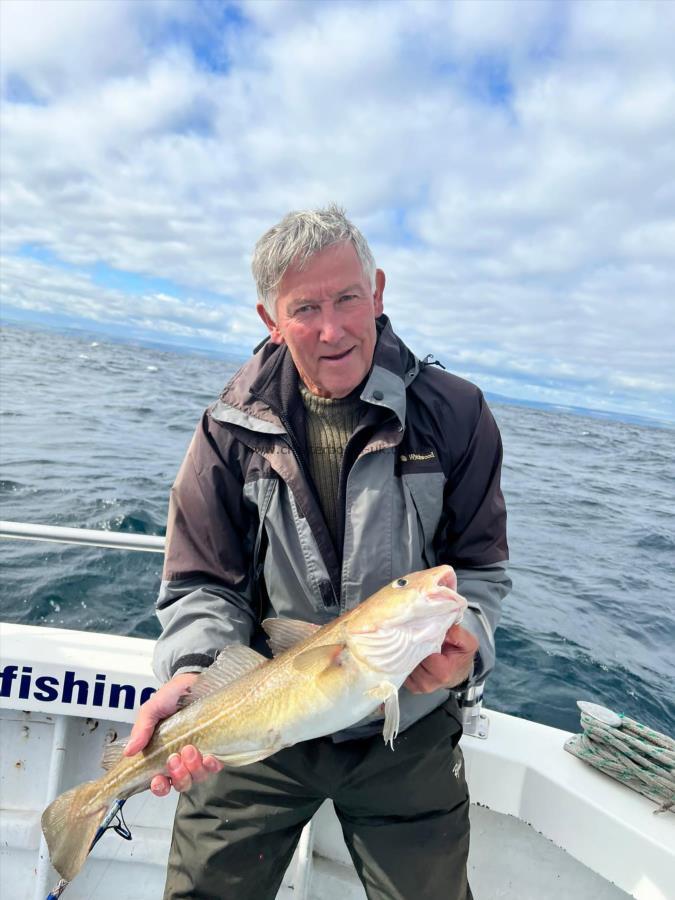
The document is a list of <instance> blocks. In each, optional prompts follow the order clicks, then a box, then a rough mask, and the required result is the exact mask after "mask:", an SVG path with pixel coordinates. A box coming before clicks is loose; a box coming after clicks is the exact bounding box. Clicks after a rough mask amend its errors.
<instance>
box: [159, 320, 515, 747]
mask: <svg viewBox="0 0 675 900" xmlns="http://www.w3.org/2000/svg"><path fill="white" fill-rule="evenodd" d="M377 324H378V340H377V344H376V347H375V353H374V358H373V366H372V369H371V371H370V374H369V376H368V377H367V379H366V380H365V382H364V384H363V385H362V388H361V394H360V396H361V399H362V400H363V401H364V403H365V404H366V406H367V410H366V412H365V413H364V415H363V416H362V418H361V421H360V423H359V426H358V427H357V429H356V431H355V432H354V434H353V435H352V437H351V439H350V440H349V442H348V444H347V447H346V449H345V453H344V459H343V464H342V470H341V476H340V486H339V497H340V503H341V508H342V513H343V514H342V515H341V516H339V519H340V521H341V533H340V534H339V535H338V540H337V544H338V546H339V547H340V550H341V552H338V549H337V548H336V546H335V545H334V544H333V540H332V539H331V537H330V533H329V530H328V527H327V525H326V523H325V521H324V517H323V514H322V511H321V508H320V505H319V503H318V500H317V498H316V494H315V491H314V488H313V485H312V482H311V479H310V477H309V475H308V467H307V463H306V448H305V442H304V408H303V405H302V400H301V397H300V393H299V391H298V374H297V371H296V369H295V366H294V364H293V361H292V359H291V356H290V353H289V352H288V350H287V348H286V347H285V346H284V345H281V346H279V345H275V344H271V343H266V344H265V345H264V346H263V347H262V348H260V349H259V350H258V351H257V352H256V353H255V354H254V356H253V357H252V358H251V359H250V360H249V361H248V362H247V363H245V364H244V366H243V367H242V368H241V369H240V370H239V371H238V372H237V373H236V374H235V375H234V377H233V378H232V380H231V381H230V382H229V384H228V385H227V386H226V387H225V389H224V391H223V393H222V395H221V396H220V398H219V399H218V401H217V402H216V403H215V404H213V405H212V406H211V407H209V409H207V410H206V412H205V413H204V415H203V417H202V419H201V422H200V424H199V425H198V427H197V430H196V432H195V434H194V437H193V439H192V442H191V444H190V446H189V449H188V451H187V454H186V457H185V459H184V461H183V464H182V466H181V468H180V471H179V473H178V476H177V478H176V481H175V483H174V485H173V487H172V490H171V497H170V502H169V517H168V527H167V540H166V553H165V563H164V573H163V580H162V587H161V590H160V594H159V598H158V602H157V614H158V616H159V619H160V622H161V624H162V626H163V631H162V634H161V636H160V638H159V640H158V641H157V644H156V649H155V657H154V666H155V672H156V674H157V676H158V677H159V678H160V679H161V680H166V679H168V678H170V677H171V676H173V675H175V674H178V673H179V672H187V671H200V670H201V669H203V668H205V667H207V666H208V665H210V664H211V663H212V662H213V660H214V658H215V656H216V654H217V653H218V652H219V651H220V650H221V649H222V647H223V646H225V645H226V644H228V643H233V642H239V643H243V644H247V645H249V644H253V645H256V644H257V643H258V642H259V635H260V629H259V625H260V622H261V620H262V618H266V617H270V616H281V617H288V618H295V619H302V620H305V621H309V622H315V623H317V624H324V623H326V622H328V621H329V620H330V619H332V618H333V617H335V616H337V615H339V614H341V613H342V612H345V611H347V610H349V609H351V608H352V607H353V606H355V605H356V604H358V603H359V602H360V601H361V600H362V599H365V598H366V597H368V596H370V595H371V594H372V593H374V592H375V591H376V590H379V588H381V587H382V586H383V585H385V584H387V583H388V582H390V581H393V580H394V579H395V578H397V577H399V576H400V575H402V574H405V573H407V572H413V571H417V570H419V569H424V568H429V567H432V566H435V565H439V564H441V563H449V564H451V565H452V566H453V567H454V568H455V569H456V571H457V575H458V581H459V587H458V589H459V591H460V593H462V594H463V595H464V596H465V597H466V598H467V600H468V601H469V609H468V610H467V613H466V614H465V618H464V622H463V624H464V626H465V627H467V628H468V629H469V630H471V631H472V632H473V633H474V634H475V635H476V637H477V638H478V640H479V644H480V650H479V654H478V656H477V662H476V666H475V670H474V676H473V677H474V679H482V678H484V676H485V674H486V673H487V671H489V669H490V668H492V666H493V664H494V657H495V653H494V637H493V634H494V629H495V627H496V625H497V622H498V619H499V614H500V608H501V600H502V599H503V597H504V596H505V595H506V593H507V592H508V590H509V588H510V580H509V578H508V576H507V574H506V571H505V562H506V560H507V558H508V548H507V542H506V510H505V505H504V499H503V496H502V492H501V489H500V470H501V460H502V445H501V439H500V435H499V431H498V429H497V426H496V424H495V421H494V419H493V417H492V414H491V413H490V411H489V409H488V407H487V404H486V402H485V400H484V398H483V395H482V393H481V392H480V390H479V389H478V388H477V387H476V386H475V385H473V384H471V383H469V382H468V381H464V380H463V379H460V378H458V377H456V376H454V375H451V374H449V373H447V372H445V371H441V370H439V369H437V368H436V367H435V366H433V365H430V364H428V363H425V362H422V361H420V360H419V359H418V358H417V357H416V356H415V355H414V354H413V353H412V352H411V351H410V350H408V348H407V347H406V346H405V345H404V344H403V342H402V341H401V340H400V339H399V338H398V337H397V336H396V335H395V334H394V332H393V330H392V327H391V324H390V323H389V320H388V319H387V318H386V316H381V317H380V319H379V320H378V323H377ZM257 649H258V648H257ZM448 693H449V692H448V691H447V690H441V691H436V692H434V693H433V694H426V695H412V694H409V693H407V692H401V694H402V695H401V700H400V704H401V730H403V729H404V728H406V727H408V726H409V725H410V724H412V722H414V721H416V720H417V719H419V718H420V717H421V716H422V715H425V714H426V713H427V712H430V711H431V710H432V709H434V708H435V707H437V706H438V705H440V704H441V703H442V702H444V701H445V700H446V699H447V697H448ZM374 727H376V726H373V725H372V724H371V725H370V726H365V731H364V730H363V728H359V727H357V728H356V729H350V732H349V735H348V736H350V737H351V736H355V735H358V734H361V733H366V732H369V733H372V731H373V730H374Z"/></svg>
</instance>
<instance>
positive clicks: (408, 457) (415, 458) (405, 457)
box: [399, 450, 436, 462]
mask: <svg viewBox="0 0 675 900" xmlns="http://www.w3.org/2000/svg"><path fill="white" fill-rule="evenodd" d="M399 459H400V461H401V462H427V461H428V460H430V459H436V454H435V453H434V451H433V450H429V452H428V453H401V455H400V456H399Z"/></svg>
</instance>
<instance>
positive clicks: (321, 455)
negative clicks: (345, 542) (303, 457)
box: [300, 384, 364, 549]
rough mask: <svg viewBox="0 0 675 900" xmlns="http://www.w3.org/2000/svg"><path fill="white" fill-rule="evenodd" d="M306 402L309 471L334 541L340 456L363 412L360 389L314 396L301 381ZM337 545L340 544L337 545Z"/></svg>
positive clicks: (301, 388)
mask: <svg viewBox="0 0 675 900" xmlns="http://www.w3.org/2000/svg"><path fill="white" fill-rule="evenodd" d="M300 394H301V396H302V401H303V403H304V404H305V432H306V435H307V455H308V459H309V471H310V474H311V476H312V480H313V481H314V485H315V487H316V492H317V494H318V498H319V503H320V504H321V509H322V510H323V514H324V517H325V519H326V524H327V525H328V528H329V530H330V533H331V536H332V538H333V541H334V542H335V541H336V538H337V532H338V528H337V515H338V488H339V482H340V467H341V465H342V457H343V454H344V450H345V447H346V446H347V442H348V440H349V438H350V437H351V436H352V434H353V433H354V430H355V428H356V426H357V425H358V423H359V419H360V418H361V414H362V413H363V409H364V404H363V402H362V401H361V399H360V397H359V392H358V390H357V391H354V392H353V393H351V394H349V395H348V396H347V397H342V398H340V399H335V400H334V399H329V398H327V397H317V395H316V394H312V393H311V391H308V390H307V388H306V387H305V385H304V384H301V385H300ZM338 549H339V548H338Z"/></svg>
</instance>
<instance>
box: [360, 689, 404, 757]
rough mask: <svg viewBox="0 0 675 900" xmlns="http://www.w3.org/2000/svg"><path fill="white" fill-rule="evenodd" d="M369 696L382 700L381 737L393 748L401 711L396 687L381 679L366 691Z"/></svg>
mask: <svg viewBox="0 0 675 900" xmlns="http://www.w3.org/2000/svg"><path fill="white" fill-rule="evenodd" d="M366 694H367V695H368V696H369V697H374V698H375V699H376V700H380V701H383V702H384V726H383V728H382V737H383V738H384V742H385V744H389V746H390V747H391V749H392V750H393V749H394V738H395V737H396V735H397V734H398V729H399V725H400V724H401V711H400V709H399V705H398V688H397V687H396V685H395V684H392V683H391V681H381V682H380V683H379V684H376V685H375V687H374V688H371V689H370V690H369V691H366Z"/></svg>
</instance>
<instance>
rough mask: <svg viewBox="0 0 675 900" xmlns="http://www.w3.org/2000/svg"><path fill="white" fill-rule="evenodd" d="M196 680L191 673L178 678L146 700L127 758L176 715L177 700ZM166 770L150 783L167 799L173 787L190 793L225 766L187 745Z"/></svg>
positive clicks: (172, 757) (129, 745)
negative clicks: (160, 723) (164, 773)
mask: <svg viewBox="0 0 675 900" xmlns="http://www.w3.org/2000/svg"><path fill="white" fill-rule="evenodd" d="M197 678H199V675H197V674H196V673H192V672H188V673H185V674H184V675H175V676H174V677H173V678H172V679H171V681H167V683H166V684H163V685H162V687H161V688H160V689H159V690H158V691H156V692H155V693H154V694H153V695H152V697H150V699H149V700H146V702H145V703H144V704H143V705H142V706H141V708H140V709H139V711H138V716H137V717H136V721H135V723H134V727H133V728H132V729H131V734H130V735H129V741H128V742H127V746H126V747H125V749H124V755H125V756H133V755H134V753H138V752H139V751H140V750H142V749H143V748H144V747H145V746H146V745H147V744H148V743H149V741H150V738H151V737H152V735H153V733H154V731H155V728H156V726H157V723H158V722H161V721H162V719H166V717H167V716H170V715H171V714H172V713H175V712H176V709H177V708H178V699H179V698H180V697H181V696H182V695H183V694H184V693H185V692H186V690H187V689H188V688H189V687H190V685H191V684H193V683H194V681H196V679H197ZM167 768H168V770H169V774H168V776H166V775H155V777H154V778H153V779H152V782H151V784H150V790H151V791H152V793H153V794H154V795H155V796H156V797H165V796H166V795H167V794H168V793H169V791H170V790H171V786H172V785H173V787H174V788H175V789H176V790H177V791H181V792H182V791H188V790H189V789H190V788H191V787H192V785H193V784H197V783H199V782H200V781H205V780H206V779H207V778H208V777H209V775H212V774H214V773H215V772H220V770H221V769H222V768H223V764H222V763H220V762H218V760H217V759H216V758H215V756H202V754H201V753H200V752H199V750H197V748H196V747H193V746H192V745H191V744H187V745H186V746H185V747H183V749H182V750H181V751H180V753H174V754H172V755H171V756H170V757H169V759H168V760H167Z"/></svg>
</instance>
